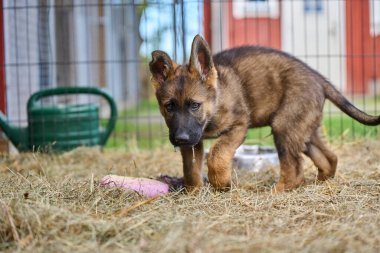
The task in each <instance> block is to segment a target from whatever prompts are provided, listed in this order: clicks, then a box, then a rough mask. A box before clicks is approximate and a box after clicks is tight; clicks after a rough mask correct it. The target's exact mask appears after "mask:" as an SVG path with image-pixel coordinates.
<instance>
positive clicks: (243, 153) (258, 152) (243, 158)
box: [234, 145, 280, 172]
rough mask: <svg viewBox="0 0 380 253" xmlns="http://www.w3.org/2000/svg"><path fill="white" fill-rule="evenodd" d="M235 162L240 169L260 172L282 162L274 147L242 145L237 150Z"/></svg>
mask: <svg viewBox="0 0 380 253" xmlns="http://www.w3.org/2000/svg"><path fill="white" fill-rule="evenodd" d="M234 163H235V164H236V165H237V167H238V168H239V169H245V170H250V171H252V172H258V171H260V170H262V169H265V168H268V167H271V166H278V165H279V164H280V162H279V160H278V156H277V152H276V150H275V149H274V148H272V147H260V146H257V145H255V146H250V145H241V146H240V147H239V148H238V149H237V150H236V152H235V156H234Z"/></svg>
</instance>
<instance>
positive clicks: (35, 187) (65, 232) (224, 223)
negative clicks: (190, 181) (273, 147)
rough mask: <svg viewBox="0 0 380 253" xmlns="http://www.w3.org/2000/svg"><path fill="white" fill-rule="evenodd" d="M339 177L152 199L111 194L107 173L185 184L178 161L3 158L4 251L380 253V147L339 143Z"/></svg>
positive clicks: (238, 183)
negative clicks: (290, 186) (283, 188)
mask: <svg viewBox="0 0 380 253" xmlns="http://www.w3.org/2000/svg"><path fill="white" fill-rule="evenodd" d="M332 149H333V150H334V151H335V152H336V153H337V154H338V156H339V165H338V171H337V175H336V177H335V178H334V179H332V180H329V181H327V182H324V183H319V182H316V181H315V178H316V169H315V168H314V167H313V165H312V164H311V162H310V161H309V160H307V159H305V176H306V183H305V185H303V186H302V187H300V188H298V189H296V190H294V191H291V192H286V193H282V194H277V195H271V194H270V188H271V186H272V185H273V184H274V182H275V181H276V180H277V178H278V174H279V169H278V168H268V169H267V170H265V171H262V172H260V173H251V172H247V171H240V170H234V173H233V177H234V184H233V187H232V190H231V191H229V192H216V191H214V190H213V189H212V188H210V187H205V188H204V189H203V190H201V191H200V192H199V193H197V194H185V193H182V192H173V193H170V194H168V195H165V196H159V197H155V198H151V199H149V198H148V199H147V198H144V197H143V196H140V195H138V194H137V193H135V192H126V191H123V190H120V189H104V188H101V187H100V186H99V180H100V178H102V177H103V176H104V175H106V174H118V175H126V176H136V177H156V176H158V175H159V174H168V175H171V176H181V160H180V154H179V153H178V152H177V153H176V152H174V151H173V150H172V149H170V148H169V147H164V148H161V149H160V150H155V151H152V150H150V151H149V150H143V151H142V150H135V151H128V152H126V151H125V150H123V151H122V150H115V149H106V150H105V151H100V150H99V149H94V148H79V149H76V150H73V151H70V152H67V153H64V154H61V155H46V154H39V153H34V154H31V153H29V154H21V155H13V156H0V251H2V252H179V253H180V252H379V251H380V233H379V231H380V211H379V210H380V142H379V141H378V140H377V141H376V140H371V139H362V140H357V141H351V142H348V141H346V142H342V143H336V144H333V145H332Z"/></svg>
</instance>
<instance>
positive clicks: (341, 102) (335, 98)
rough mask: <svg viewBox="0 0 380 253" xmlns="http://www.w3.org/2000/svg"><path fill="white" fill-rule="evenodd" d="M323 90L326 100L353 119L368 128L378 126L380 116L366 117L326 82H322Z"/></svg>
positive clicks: (365, 114)
mask: <svg viewBox="0 0 380 253" xmlns="http://www.w3.org/2000/svg"><path fill="white" fill-rule="evenodd" d="M323 88H324V90H325V96H326V98H327V99H328V100H330V101H331V102H333V103H334V104H335V105H336V106H337V107H338V108H339V109H341V110H342V111H343V112H344V113H346V114H347V115H349V116H350V117H352V118H353V119H355V120H357V121H359V122H360V123H362V124H364V125H368V126H376V125H379V124H380V116H372V115H368V114H367V113H365V112H363V111H361V110H359V109H358V108H356V107H355V106H354V105H353V104H351V103H350V101H348V100H347V99H346V98H345V97H344V96H343V95H342V94H341V93H340V92H339V91H338V90H337V89H335V87H334V86H333V85H332V84H331V83H330V82H328V81H327V80H324V82H323Z"/></svg>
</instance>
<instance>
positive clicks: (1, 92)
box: [0, 0, 9, 153]
mask: <svg viewBox="0 0 380 253" xmlns="http://www.w3.org/2000/svg"><path fill="white" fill-rule="evenodd" d="M3 14H4V10H3V0H0V111H1V112H3V113H4V114H5V113H6V112H7V86H6V79H5V47H4V46H5V45H4V19H3ZM4 152H9V144H8V140H7V139H6V138H4V136H3V132H2V131H1V130H0V153H4Z"/></svg>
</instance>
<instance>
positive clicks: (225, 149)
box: [207, 124, 248, 190]
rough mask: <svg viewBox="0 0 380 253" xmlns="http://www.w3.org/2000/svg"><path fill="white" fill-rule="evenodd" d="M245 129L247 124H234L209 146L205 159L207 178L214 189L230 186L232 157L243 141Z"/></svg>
mask: <svg viewBox="0 0 380 253" xmlns="http://www.w3.org/2000/svg"><path fill="white" fill-rule="evenodd" d="M247 129H248V126H247V124H239V125H235V126H234V127H233V128H232V129H231V130H229V131H228V132H227V133H225V134H224V135H222V136H220V137H219V138H218V139H217V141H216V143H215V144H214V146H213V147H212V148H211V150H210V153H209V157H208V159H207V167H208V179H209V181H210V183H211V185H212V186H214V187H215V188H216V189H220V190H224V189H228V188H229V187H230V186H231V167H232V159H233V156H234V154H235V151H236V149H237V148H238V147H239V146H240V145H241V144H242V143H243V141H244V139H245V136H246V133H247Z"/></svg>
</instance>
